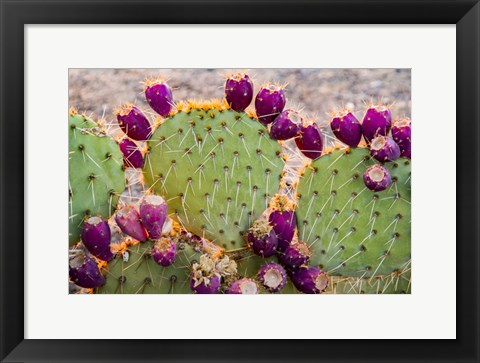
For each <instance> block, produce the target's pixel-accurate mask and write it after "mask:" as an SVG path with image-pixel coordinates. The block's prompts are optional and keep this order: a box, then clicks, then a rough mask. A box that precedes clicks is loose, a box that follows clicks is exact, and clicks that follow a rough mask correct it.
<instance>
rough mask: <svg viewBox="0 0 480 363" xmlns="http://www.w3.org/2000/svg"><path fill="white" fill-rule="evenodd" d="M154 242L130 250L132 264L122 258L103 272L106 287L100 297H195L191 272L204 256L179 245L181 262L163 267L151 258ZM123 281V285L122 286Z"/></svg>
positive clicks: (178, 258)
mask: <svg viewBox="0 0 480 363" xmlns="http://www.w3.org/2000/svg"><path fill="white" fill-rule="evenodd" d="M152 247H153V242H151V241H147V242H144V243H139V244H136V245H134V246H131V247H129V248H128V250H127V251H128V261H125V260H124V258H123V255H121V254H118V255H117V256H115V258H114V259H113V260H111V261H110V262H109V263H108V265H107V267H105V268H104V269H103V273H104V276H105V285H103V286H101V287H99V288H98V289H97V291H96V293H99V294H191V293H192V291H191V289H190V269H191V265H192V264H193V262H195V261H199V258H200V254H199V253H198V252H195V251H194V249H193V248H192V247H191V246H190V245H188V244H186V243H178V245H177V259H176V261H175V263H174V264H173V265H171V266H169V267H162V266H160V265H159V264H157V263H156V262H155V261H154V260H153V258H152V257H151V250H152ZM122 281H123V282H122Z"/></svg>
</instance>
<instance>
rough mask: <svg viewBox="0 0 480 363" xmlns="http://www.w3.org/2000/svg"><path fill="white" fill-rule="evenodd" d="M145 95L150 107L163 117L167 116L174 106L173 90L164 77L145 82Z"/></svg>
mask: <svg viewBox="0 0 480 363" xmlns="http://www.w3.org/2000/svg"><path fill="white" fill-rule="evenodd" d="M145 97H146V99H147V102H148V104H149V105H150V107H151V108H152V109H153V110H154V111H155V112H156V113H158V114H159V115H160V116H162V117H167V116H168V114H169V113H170V111H171V110H172V108H173V105H174V104H173V95H172V90H171V89H170V87H169V86H168V84H167V83H166V82H165V81H163V80H162V79H155V80H149V81H146V82H145Z"/></svg>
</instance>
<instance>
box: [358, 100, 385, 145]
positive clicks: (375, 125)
mask: <svg viewBox="0 0 480 363" xmlns="http://www.w3.org/2000/svg"><path fill="white" fill-rule="evenodd" d="M391 126H392V113H391V112H390V110H389V109H388V108H387V107H385V106H371V107H370V108H369V109H368V110H367V112H366V113H365V116H364V117H363V122H362V132H363V136H364V137H365V140H366V141H367V142H370V141H372V139H373V138H375V137H377V136H386V135H388V133H389V131H390V127H391Z"/></svg>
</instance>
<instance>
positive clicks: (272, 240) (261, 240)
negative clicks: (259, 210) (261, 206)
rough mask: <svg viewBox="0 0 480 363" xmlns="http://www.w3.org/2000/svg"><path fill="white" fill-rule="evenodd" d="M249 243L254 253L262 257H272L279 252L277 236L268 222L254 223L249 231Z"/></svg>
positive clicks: (258, 221) (262, 220)
mask: <svg viewBox="0 0 480 363" xmlns="http://www.w3.org/2000/svg"><path fill="white" fill-rule="evenodd" d="M247 242H248V245H249V246H250V248H251V249H252V251H253V252H254V253H255V254H256V255H258V256H260V257H270V256H273V255H274V254H275V252H276V251H277V244H278V242H277V235H276V234H275V231H274V230H273V228H272V226H271V225H270V224H269V223H268V221H266V220H264V219H260V220H257V221H255V222H253V224H252V226H251V227H250V229H249V230H248V234H247Z"/></svg>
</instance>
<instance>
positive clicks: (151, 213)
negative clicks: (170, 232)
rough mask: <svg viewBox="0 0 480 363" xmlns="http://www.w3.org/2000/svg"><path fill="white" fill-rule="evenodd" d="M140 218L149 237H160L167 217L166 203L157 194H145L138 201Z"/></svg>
mask: <svg viewBox="0 0 480 363" xmlns="http://www.w3.org/2000/svg"><path fill="white" fill-rule="evenodd" d="M140 218H141V220H142V224H143V226H144V227H145V229H146V230H147V232H148V235H149V237H150V238H151V239H159V238H160V237H162V229H163V224H164V223H165V220H166V219H167V203H165V200H164V199H163V198H162V197H160V196H158V195H147V196H145V197H144V198H143V199H142V201H141V202H140Z"/></svg>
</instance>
